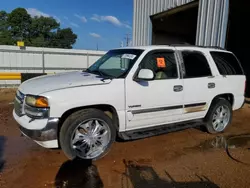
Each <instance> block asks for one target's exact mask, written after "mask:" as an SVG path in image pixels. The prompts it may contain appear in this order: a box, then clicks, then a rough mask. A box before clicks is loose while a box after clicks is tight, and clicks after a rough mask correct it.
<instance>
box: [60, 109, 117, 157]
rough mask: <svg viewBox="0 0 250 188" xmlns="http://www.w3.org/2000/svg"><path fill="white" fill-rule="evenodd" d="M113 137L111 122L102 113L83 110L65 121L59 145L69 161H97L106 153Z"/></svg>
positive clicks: (94, 110)
mask: <svg viewBox="0 0 250 188" xmlns="http://www.w3.org/2000/svg"><path fill="white" fill-rule="evenodd" d="M115 135H116V131H115V128H114V126H113V125H112V121H111V119H110V118H109V117H108V116H107V115H106V114H105V113H104V112H102V111H100V110H97V109H85V110H81V111H79V112H76V113H73V114H72V115H70V116H69V117H68V118H67V119H66V120H65V122H64V123H63V125H62V128H61V130H60V144H61V147H62V150H63V151H64V153H65V155H66V156H67V157H68V158H70V159H74V158H75V157H80V158H82V159H91V160H97V159H99V158H101V157H103V156H104V155H105V154H107V153H108V151H109V149H110V147H111V145H112V143H113V142H114V140H115Z"/></svg>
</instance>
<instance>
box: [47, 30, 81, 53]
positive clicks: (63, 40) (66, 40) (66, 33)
mask: <svg viewBox="0 0 250 188" xmlns="http://www.w3.org/2000/svg"><path fill="white" fill-rule="evenodd" d="M76 39H77V35H76V34H74V33H73V31H72V29H71V28H66V29H58V30H57V32H56V34H55V35H54V36H53V39H52V40H51V43H50V45H51V46H54V47H57V48H69V49H71V48H72V46H73V44H75V42H76Z"/></svg>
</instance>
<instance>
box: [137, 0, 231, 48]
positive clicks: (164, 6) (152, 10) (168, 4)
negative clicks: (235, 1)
mask: <svg viewBox="0 0 250 188" xmlns="http://www.w3.org/2000/svg"><path fill="white" fill-rule="evenodd" d="M192 1H194V0H134V21H133V45H135V46H139V45H150V44H151V42H152V40H151V37H152V23H151V20H150V16H152V15H154V14H157V13H160V12H164V11H167V10H169V9H172V8H176V7H178V6H181V5H184V4H187V3H190V2H192ZM228 12H229V0H200V1H199V12H198V23H197V33H196V44H197V45H206V46H220V47H225V39H226V33H227V22H228Z"/></svg>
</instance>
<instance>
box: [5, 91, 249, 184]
mask: <svg viewBox="0 0 250 188" xmlns="http://www.w3.org/2000/svg"><path fill="white" fill-rule="evenodd" d="M13 98H14V90H6V89H5V90H3V89H2V90H0V187H1V188H12V187H13V188H40V187H62V188H66V187H69V188H71V187H72V188H73V187H74V188H76V187H79V188H101V187H114V188H154V187H155V188H156V187H157V188H172V187H176V188H182V187H190V188H196V187H212V188H213V187H241V188H243V187H250V178H249V177H250V136H249V135H250V107H249V105H248V104H246V105H245V106H244V108H243V109H241V110H239V111H236V112H235V113H234V117H233V123H232V125H231V126H230V127H229V128H228V130H227V132H226V133H224V134H221V135H210V134H208V133H206V132H204V131H202V130H200V129H198V128H197V129H187V130H183V131H179V132H174V133H169V134H165V135H161V136H156V137H152V138H147V139H142V140H137V141H130V142H116V143H115V144H114V145H113V147H112V149H111V151H110V153H109V154H108V155H107V156H106V157H104V158H103V159H101V160H99V161H95V162H91V161H84V162H83V161H80V160H74V161H68V160H67V159H66V157H65V156H64V154H63V152H62V151H60V150H57V149H54V150H50V149H44V148H42V147H40V146H38V145H37V144H35V143H34V142H33V141H32V140H30V139H28V138H25V137H23V136H21V134H20V132H19V130H18V125H17V123H16V122H15V121H14V120H13V118H12V110H13V103H12V101H13ZM226 146H227V147H226ZM225 148H227V149H225Z"/></svg>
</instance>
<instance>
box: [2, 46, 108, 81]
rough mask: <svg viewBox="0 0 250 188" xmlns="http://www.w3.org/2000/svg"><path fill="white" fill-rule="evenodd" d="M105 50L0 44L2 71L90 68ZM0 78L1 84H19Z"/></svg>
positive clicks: (35, 71) (51, 70) (37, 71)
mask: <svg viewBox="0 0 250 188" xmlns="http://www.w3.org/2000/svg"><path fill="white" fill-rule="evenodd" d="M104 54H105V52H104V51H92V50H75V49H70V50H68V49H56V48H35V47H26V48H25V49H20V48H19V47H17V46H4V45H3V46H1V45H0V72H21V73H58V72H65V71H74V70H82V69H86V68H88V67H89V66H90V65H92V64H93V63H94V62H95V61H96V60H98V59H99V58H100V57H101V56H103V55H104ZM19 83H20V81H16V80H12V81H10V80H8V81H7V80H6V81H5V80H0V85H6V84H7V85H9V84H19Z"/></svg>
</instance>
